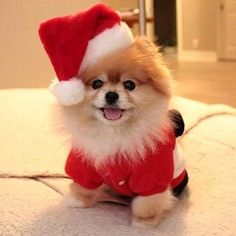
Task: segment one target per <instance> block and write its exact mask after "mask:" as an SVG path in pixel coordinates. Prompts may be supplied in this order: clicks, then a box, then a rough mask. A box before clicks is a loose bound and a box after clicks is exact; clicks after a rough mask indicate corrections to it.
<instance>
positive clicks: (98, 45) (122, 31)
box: [79, 22, 134, 73]
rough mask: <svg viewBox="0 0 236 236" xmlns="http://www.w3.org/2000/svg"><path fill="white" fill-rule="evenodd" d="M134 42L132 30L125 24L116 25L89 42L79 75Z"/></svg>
mask: <svg viewBox="0 0 236 236" xmlns="http://www.w3.org/2000/svg"><path fill="white" fill-rule="evenodd" d="M133 42H134V38H133V35H132V32H131V30H130V28H129V27H128V26H127V25H126V24H125V23H124V22H121V23H120V24H118V23H117V24H115V25H114V26H113V27H112V28H110V29H106V30H104V31H103V32H102V33H100V34H98V35H97V36H96V37H94V38H93V39H91V40H90V41H89V42H88V46H87V49H86V52H85V55H84V58H83V61H82V63H81V66H80V70H79V73H81V72H82V71H83V70H84V69H85V68H86V67H88V66H91V65H94V64H95V63H96V62H97V61H98V60H99V59H100V58H102V57H103V56H106V55H108V54H109V53H111V52H114V51H116V50H119V49H123V48H128V47H129V46H131V45H132V43H133Z"/></svg>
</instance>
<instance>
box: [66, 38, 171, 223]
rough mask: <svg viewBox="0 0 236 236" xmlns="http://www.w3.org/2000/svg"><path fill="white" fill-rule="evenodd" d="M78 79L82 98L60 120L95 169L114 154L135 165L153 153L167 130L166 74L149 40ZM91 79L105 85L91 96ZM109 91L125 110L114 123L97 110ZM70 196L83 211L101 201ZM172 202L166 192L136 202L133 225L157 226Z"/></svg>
mask: <svg viewBox="0 0 236 236" xmlns="http://www.w3.org/2000/svg"><path fill="white" fill-rule="evenodd" d="M78 77H79V78H81V79H82V80H83V81H84V83H85V85H86V97H85V99H84V101H83V102H82V103H80V104H78V105H75V106H71V107H64V108H63V110H62V114H63V119H64V120H65V124H66V127H67V129H68V130H69V132H70V133H71V135H72V141H73V146H74V148H76V147H78V148H79V149H80V150H82V151H83V152H84V153H85V154H86V158H90V159H91V160H92V161H94V163H95V165H100V164H101V163H103V162H104V161H114V160H113V159H112V157H113V156H115V154H116V153H118V152H119V153H120V154H122V155H123V157H124V158H128V159H129V160H130V161H133V162H136V161H139V160H140V159H142V158H143V157H144V156H145V155H144V154H145V151H146V147H149V148H151V149H152V150H153V151H154V150H155V145H154V141H153V140H159V141H161V142H165V139H164V137H163V136H162V130H163V128H164V127H166V126H170V125H171V124H170V121H169V119H168V116H167V110H168V103H169V99H170V97H171V86H170V85H171V83H170V74H169V71H168V70H167V68H166V66H165V65H164V64H163V62H162V59H161V56H160V54H159V53H158V49H157V48H156V47H155V45H154V44H153V43H152V42H150V41H149V40H148V39H146V38H137V39H136V40H135V42H134V44H133V45H132V46H131V47H129V48H127V49H125V50H120V51H119V52H116V53H112V54H111V55H108V56H106V57H105V58H103V59H102V60H100V61H99V62H98V63H97V64H96V65H94V66H93V67H91V68H87V69H86V70H85V71H84V72H83V73H82V74H80V75H78ZM95 79H100V80H102V81H103V83H104V85H103V86H102V87H101V88H99V89H96V90H94V89H93V88H92V87H91V84H92V82H93V80H95ZM126 80H133V81H134V82H135V83H136V88H135V89H134V90H133V91H127V90H126V89H125V88H124V86H123V82H124V81H126ZM108 91H115V92H117V93H118V94H119V104H118V105H119V108H121V109H123V110H125V111H124V112H123V113H122V117H121V118H120V119H119V120H116V121H110V120H107V119H105V118H104V116H103V114H102V111H101V110H100V109H99V108H101V107H103V106H104V96H105V93H106V92H108ZM72 192H73V193H74V195H75V196H76V198H77V199H79V201H81V202H82V203H83V204H82V205H81V204H80V205H81V206H82V207H89V206H92V205H94V204H95V203H96V202H97V201H98V199H100V200H101V194H100V193H101V191H100V190H98V191H96V190H93V191H91V190H86V189H84V188H81V187H79V186H78V185H76V184H75V185H73V186H72ZM99 192H100V193H99ZM98 196H99V197H98ZM171 202H172V197H171V193H170V191H169V190H167V191H166V192H164V193H161V194H156V195H152V196H149V197H140V196H139V197H137V198H136V199H134V201H133V204H132V210H133V215H134V218H133V219H134V221H138V222H142V223H144V224H147V225H154V224H157V223H158V222H159V220H160V217H161V215H162V213H163V211H165V210H166V209H168V208H169V207H170V205H171Z"/></svg>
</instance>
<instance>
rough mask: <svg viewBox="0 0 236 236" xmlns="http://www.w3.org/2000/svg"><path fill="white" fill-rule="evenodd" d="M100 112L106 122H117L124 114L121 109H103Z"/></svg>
mask: <svg viewBox="0 0 236 236" xmlns="http://www.w3.org/2000/svg"><path fill="white" fill-rule="evenodd" d="M100 110H101V111H102V112H103V116H104V117H105V118H106V119H107V120H119V119H120V118H121V117H122V114H123V112H124V110H123V109H120V108H114V107H104V108H100Z"/></svg>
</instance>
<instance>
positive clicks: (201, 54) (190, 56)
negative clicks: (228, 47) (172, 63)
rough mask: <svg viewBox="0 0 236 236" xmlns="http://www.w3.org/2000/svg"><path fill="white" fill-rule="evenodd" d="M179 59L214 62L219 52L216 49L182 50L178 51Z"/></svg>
mask: <svg viewBox="0 0 236 236" xmlns="http://www.w3.org/2000/svg"><path fill="white" fill-rule="evenodd" d="M178 60H180V61H209V62H210V61H212V62H214V61H217V53H216V52H215V51H194V50H182V51H180V52H178Z"/></svg>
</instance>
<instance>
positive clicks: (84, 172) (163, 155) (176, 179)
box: [65, 130, 186, 196]
mask: <svg viewBox="0 0 236 236" xmlns="http://www.w3.org/2000/svg"><path fill="white" fill-rule="evenodd" d="M165 135H167V137H168V138H167V141H166V142H165V143H162V142H158V141H157V142H156V151H155V152H153V151H151V150H147V152H146V156H145V158H143V159H141V160H134V161H129V160H127V158H122V156H120V155H117V156H115V157H114V158H112V159H113V161H109V160H107V161H105V162H104V163H103V164H101V165H95V164H94V163H93V161H92V160H91V159H90V158H87V157H85V156H84V155H83V153H82V152H80V151H78V149H72V150H71V152H70V154H69V156H68V158H67V162H66V166H65V171H66V173H67V174H68V175H69V176H70V177H71V178H72V179H73V181H74V182H75V183H78V184H80V185H81V186H83V187H85V188H87V189H96V188H97V187H99V186H100V185H102V184H106V185H108V186H110V187H112V188H113V189H114V190H115V191H117V192H118V193H120V194H122V195H125V196H135V195H141V196H148V195H152V194H156V193H161V192H163V191H165V190H166V189H167V188H168V187H171V188H173V189H174V188H176V187H178V186H179V185H181V183H182V182H183V181H184V179H185V178H186V171H185V169H183V167H181V168H182V169H181V171H180V168H179V167H178V168H175V160H174V155H173V153H174V149H175V140H176V138H175V135H174V132H173V131H172V130H169V131H168V132H166V133H165ZM176 164H177V163H176ZM177 169H178V170H177ZM176 171H178V172H179V173H178V174H177V176H176V173H175V172H176Z"/></svg>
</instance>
